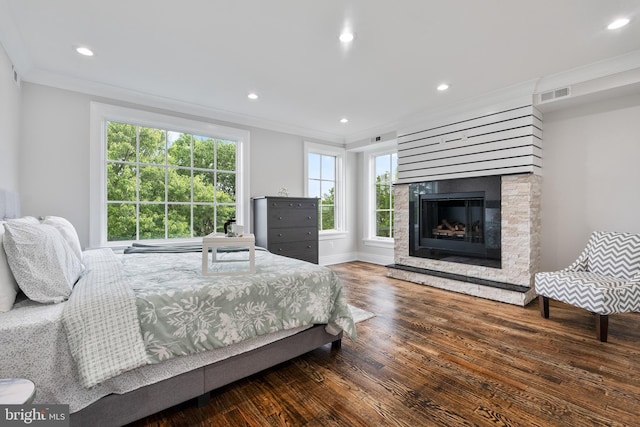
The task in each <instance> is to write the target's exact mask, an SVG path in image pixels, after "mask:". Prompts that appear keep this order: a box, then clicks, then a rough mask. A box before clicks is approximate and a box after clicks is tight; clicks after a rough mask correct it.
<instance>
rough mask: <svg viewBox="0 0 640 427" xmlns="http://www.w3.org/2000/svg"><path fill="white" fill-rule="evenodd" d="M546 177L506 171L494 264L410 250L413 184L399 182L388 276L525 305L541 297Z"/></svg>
mask: <svg viewBox="0 0 640 427" xmlns="http://www.w3.org/2000/svg"><path fill="white" fill-rule="evenodd" d="M541 186H542V177H541V176H540V175H536V174H533V173H525V174H516V175H502V176H501V197H502V202H501V226H502V235H501V242H502V266H501V268H491V267H484V266H479V265H468V264H460V263H456V262H447V261H443V260H434V259H428V258H418V257H412V256H410V255H409V185H408V184H397V185H396V186H395V189H394V192H395V250H394V263H395V264H394V265H392V266H389V268H388V275H389V276H390V277H394V278H397V279H402V280H407V281H410V282H415V283H419V284H424V285H429V286H434V287H437V288H441V289H446V290H450V291H455V292H459V293H464V294H468V295H473V296H477V297H482V298H487V299H491V300H495V301H500V302H506V303H510V304H515V305H520V306H525V305H526V304H528V303H529V302H530V301H531V300H533V299H534V298H535V296H536V294H535V290H534V288H533V277H534V274H535V273H536V272H537V271H539V263H540V226H541V217H540V201H541Z"/></svg>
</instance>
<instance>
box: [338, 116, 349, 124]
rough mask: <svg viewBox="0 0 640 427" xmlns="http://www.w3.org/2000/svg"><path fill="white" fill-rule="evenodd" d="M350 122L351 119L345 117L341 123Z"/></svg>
mask: <svg viewBox="0 0 640 427" xmlns="http://www.w3.org/2000/svg"><path fill="white" fill-rule="evenodd" d="M347 122H349V119H347V118H346V117H343V118H341V119H340V123H347Z"/></svg>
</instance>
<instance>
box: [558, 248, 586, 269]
mask: <svg viewBox="0 0 640 427" xmlns="http://www.w3.org/2000/svg"><path fill="white" fill-rule="evenodd" d="M588 260H589V247H588V246H587V247H586V248H585V249H584V250H583V251H582V253H581V254H580V256H579V257H578V259H576V260H575V261H574V262H573V264H571V265H570V266H569V267H567V268H565V269H562V270H560V271H565V272H567V271H587V261H588Z"/></svg>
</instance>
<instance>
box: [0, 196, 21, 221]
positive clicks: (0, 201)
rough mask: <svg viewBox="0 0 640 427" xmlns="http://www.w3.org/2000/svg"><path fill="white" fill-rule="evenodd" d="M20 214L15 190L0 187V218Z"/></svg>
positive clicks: (14, 216)
mask: <svg viewBox="0 0 640 427" xmlns="http://www.w3.org/2000/svg"><path fill="white" fill-rule="evenodd" d="M19 216H20V196H19V195H18V192H16V191H9V190H3V189H0V220H3V219H10V218H18V217H19Z"/></svg>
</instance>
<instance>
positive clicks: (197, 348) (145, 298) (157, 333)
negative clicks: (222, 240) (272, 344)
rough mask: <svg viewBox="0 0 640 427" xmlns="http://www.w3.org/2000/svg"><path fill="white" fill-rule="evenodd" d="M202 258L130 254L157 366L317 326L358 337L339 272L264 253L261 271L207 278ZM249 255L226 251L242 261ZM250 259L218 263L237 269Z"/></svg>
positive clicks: (127, 271) (259, 257) (126, 259)
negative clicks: (203, 269) (264, 337)
mask: <svg viewBox="0 0 640 427" xmlns="http://www.w3.org/2000/svg"><path fill="white" fill-rule="evenodd" d="M201 256H202V255H201V253H197V252H196V253H176V254H167V253H161V254H127V255H123V256H122V258H121V259H122V265H123V267H124V275H125V276H126V277H127V278H128V280H129V282H130V283H131V286H132V287H133V290H134V293H135V296H136V305H137V310H138V315H139V319H140V326H141V329H142V335H143V339H144V343H145V347H146V351H147V355H148V357H149V359H150V360H149V362H150V363H157V362H160V361H162V360H165V359H170V358H172V357H175V356H182V355H186V354H191V353H197V352H201V351H204V350H210V349H214V348H219V347H223V346H227V345H230V344H234V343H237V342H240V341H243V340H246V339H249V338H253V337H256V336H259V335H264V334H268V333H271V332H275V331H280V330H285V329H290V328H295V327H298V326H304V325H312V324H325V323H326V324H327V331H328V332H331V333H334V334H335V333H338V332H339V331H340V330H343V331H344V333H345V334H346V335H347V336H348V337H350V338H352V339H355V336H356V329H355V325H354V323H353V319H352V317H351V314H350V312H349V308H348V306H347V300H346V298H345V295H344V292H343V290H342V286H341V284H340V282H339V281H338V279H337V277H336V275H335V273H334V272H333V271H331V270H330V269H328V268H325V267H321V266H318V265H314V264H310V263H306V262H302V261H298V260H294V259H291V258H285V257H281V256H277V255H273V254H271V253H269V252H265V251H256V273H255V274H243V275H236V276H203V275H202V270H201V269H202V264H201V263H202V258H201ZM243 257H244V258H245V259H246V257H247V253H246V252H230V253H223V254H219V255H218V258H219V259H223V260H225V259H233V258H236V259H240V258H243ZM242 264H246V263H242V262H229V263H225V262H222V263H216V264H215V266H214V267H215V268H221V269H228V270H229V271H233V270H237V269H238V268H241V267H242V268H243V267H246V265H244V266H242Z"/></svg>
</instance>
